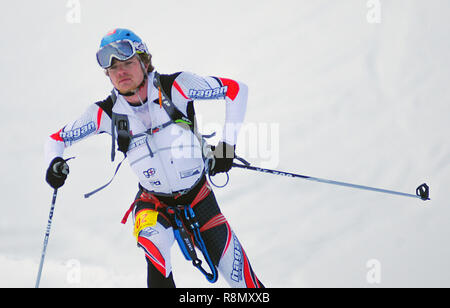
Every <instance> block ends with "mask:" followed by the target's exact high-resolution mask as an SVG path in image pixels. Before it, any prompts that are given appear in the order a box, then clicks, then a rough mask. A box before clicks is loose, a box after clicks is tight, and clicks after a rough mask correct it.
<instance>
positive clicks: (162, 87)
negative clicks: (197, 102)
mask: <svg viewBox="0 0 450 308" xmlns="http://www.w3.org/2000/svg"><path fill="white" fill-rule="evenodd" d="M179 74H180V73H176V74H173V75H160V74H159V73H158V72H155V78H154V79H153V85H154V86H155V87H156V88H157V89H158V90H159V91H160V93H161V95H160V96H159V103H160V104H161V106H162V107H163V108H164V110H165V111H166V112H167V114H168V115H169V118H170V119H171V120H172V121H173V122H175V123H177V124H186V125H188V126H189V127H190V129H191V130H193V127H194V123H193V120H194V119H193V118H194V113H192V118H191V119H189V118H188V117H186V116H185V115H184V114H183V113H182V112H181V111H180V110H179V109H178V108H177V107H176V106H175V104H174V103H173V102H172V99H171V95H170V96H169V95H168V93H170V89H171V88H172V84H173V81H174V80H175V78H176V77H177V76H178V75H179ZM190 104H191V106H192V107H191V109H192V111H193V104H192V102H190ZM188 109H189V108H188Z"/></svg>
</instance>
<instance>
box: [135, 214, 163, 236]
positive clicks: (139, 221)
mask: <svg viewBox="0 0 450 308" xmlns="http://www.w3.org/2000/svg"><path fill="white" fill-rule="evenodd" d="M157 219H158V212H157V211H155V210H150V209H144V210H141V211H139V212H138V213H137V215H136V220H135V223H134V231H133V235H134V236H135V237H136V239H137V238H138V236H139V232H141V231H142V230H144V229H145V228H147V227H153V226H155V225H156V221H157Z"/></svg>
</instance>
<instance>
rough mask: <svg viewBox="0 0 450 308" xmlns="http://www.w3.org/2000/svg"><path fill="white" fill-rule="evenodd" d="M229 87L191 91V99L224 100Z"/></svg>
mask: <svg viewBox="0 0 450 308" xmlns="http://www.w3.org/2000/svg"><path fill="white" fill-rule="evenodd" d="M227 90H228V86H223V87H218V88H214V89H209V90H196V89H190V90H189V97H190V98H192V99H217V98H224V97H225V96H226V94H227Z"/></svg>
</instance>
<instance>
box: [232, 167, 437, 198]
mask: <svg viewBox="0 0 450 308" xmlns="http://www.w3.org/2000/svg"><path fill="white" fill-rule="evenodd" d="M233 167H237V168H242V169H248V170H253V171H258V172H263V173H270V174H274V175H282V176H287V177H293V178H301V179H304V180H308V181H315V182H319V183H325V184H332V185H339V186H345V187H350V188H356V189H363V190H370V191H376V192H381V193H386V194H392V195H399V196H404V197H412V198H419V199H422V200H424V201H426V200H430V198H429V194H430V191H429V187H428V185H427V184H425V183H424V184H422V185H419V187H417V188H416V194H415V195H413V194H408V193H404V192H399V191H394V190H388V189H382V188H376V187H370V186H364V185H358V184H351V183H346V182H339V181H333V180H327V179H321V178H316V177H312V176H307V175H301V174H295V173H290V172H284V171H278V170H272V169H266V168H260V167H254V166H250V165H240V164H235V163H233Z"/></svg>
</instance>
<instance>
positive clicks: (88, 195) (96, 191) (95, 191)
mask: <svg viewBox="0 0 450 308" xmlns="http://www.w3.org/2000/svg"><path fill="white" fill-rule="evenodd" d="M125 158H127V156H126V155H125V156H124V158H123V159H122V160H121V161H120V163H119V164H118V165H117V167H116V171H115V172H114V175H113V176H112V178H111V180H109V182H108V183H106V184H105V185H103V186H101V187H99V188H97V189H95V190H93V191H91V192H90V193H87V194H85V195H84V198H89V197H90V196H92V195H93V194H95V193H98V192H99V191H100V190H102V189H104V188H106V187H107V186H108V185H109V184H111V182H112V181H113V180H114V178H115V177H116V174H117V172H118V171H119V168H120V166H121V165H122V163H123V161H124V160H125Z"/></svg>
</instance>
